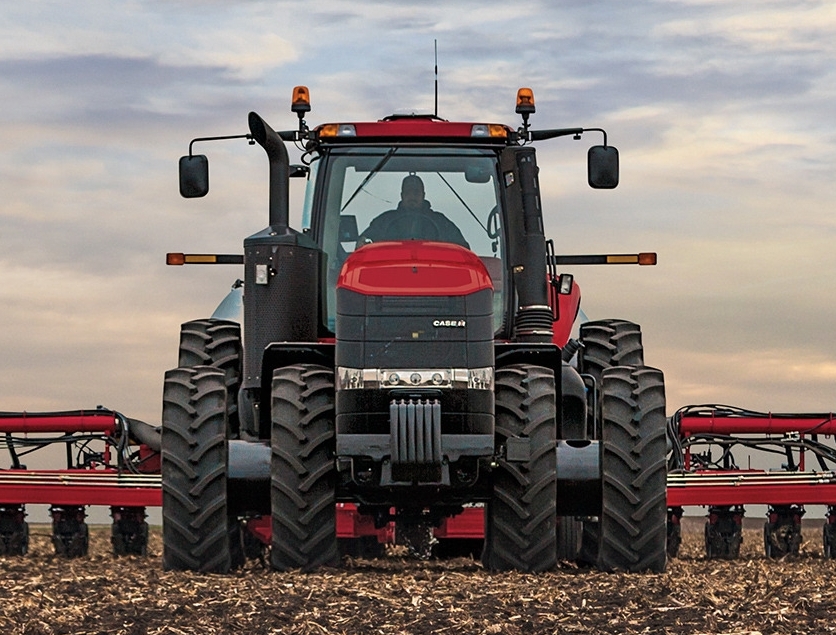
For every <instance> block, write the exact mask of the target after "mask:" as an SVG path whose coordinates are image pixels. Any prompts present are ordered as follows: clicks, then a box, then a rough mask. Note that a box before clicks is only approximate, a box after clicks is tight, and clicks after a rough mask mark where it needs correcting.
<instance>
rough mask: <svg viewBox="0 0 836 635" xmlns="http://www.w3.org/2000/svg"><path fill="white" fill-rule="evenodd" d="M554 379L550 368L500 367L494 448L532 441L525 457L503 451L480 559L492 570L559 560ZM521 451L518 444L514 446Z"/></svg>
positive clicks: (533, 567)
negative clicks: (510, 456)
mask: <svg viewBox="0 0 836 635" xmlns="http://www.w3.org/2000/svg"><path fill="white" fill-rule="evenodd" d="M556 433H557V423H556V406H555V378H554V373H553V372H552V371H551V370H549V369H548V368H542V367H539V366H529V365H524V364H520V365H514V366H508V367H505V368H499V369H497V372H496V436H497V438H496V447H497V448H499V447H501V446H505V447H506V448H507V447H508V440H509V439H518V440H519V441H520V443H517V444H515V445H518V446H519V445H522V446H525V444H526V443H527V444H528V459H527V460H520V461H517V460H514V461H509V460H507V454H506V456H503V457H502V458H500V459H499V461H498V467H497V468H496V469H495V470H494V483H493V496H492V498H491V500H490V502H489V503H488V504H487V505H486V509H485V544H484V549H483V552H482V563H483V565H484V566H485V568H487V569H490V570H494V571H508V570H517V571H524V572H536V571H547V570H550V569H552V568H554V567H555V565H556V564H557V474H556V472H557V464H556V462H555V443H556V441H555V438H556ZM514 452H516V453H517V454H519V453H520V448H519V447H518V448H516V449H515V450H514Z"/></svg>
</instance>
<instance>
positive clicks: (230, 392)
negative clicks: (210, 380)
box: [177, 318, 242, 434]
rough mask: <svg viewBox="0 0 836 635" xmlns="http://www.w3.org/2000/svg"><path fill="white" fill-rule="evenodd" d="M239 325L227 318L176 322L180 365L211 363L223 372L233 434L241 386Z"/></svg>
mask: <svg viewBox="0 0 836 635" xmlns="http://www.w3.org/2000/svg"><path fill="white" fill-rule="evenodd" d="M241 358H242V347H241V325H240V324H238V323H237V322H232V321H229V320H216V319H212V318H208V319H205V320H192V321H190V322H185V323H184V324H182V325H181V326H180V348H179V352H178V362H177V365H178V367H180V368H191V367H195V366H214V367H215V368H219V369H221V370H222V371H223V372H224V376H225V384H226V392H227V402H226V407H227V419H228V425H229V427H230V430H231V431H232V432H233V433H234V434H237V432H238V428H239V418H238V390H239V388H240V387H241Z"/></svg>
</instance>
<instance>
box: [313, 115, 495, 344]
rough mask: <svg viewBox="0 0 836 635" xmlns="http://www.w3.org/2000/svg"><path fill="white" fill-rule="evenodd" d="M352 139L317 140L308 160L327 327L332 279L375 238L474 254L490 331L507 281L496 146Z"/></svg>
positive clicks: (331, 323) (331, 317) (331, 319)
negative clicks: (488, 287) (481, 272)
mask: <svg viewBox="0 0 836 635" xmlns="http://www.w3.org/2000/svg"><path fill="white" fill-rule="evenodd" d="M392 123H395V122H392ZM396 125H403V126H404V127H405V128H408V127H409V125H410V122H409V121H405V122H400V121H399V122H398V123H397V124H396ZM357 141H358V142H357V145H348V144H339V145H337V144H334V145H328V146H325V145H323V146H321V148H322V151H321V154H320V155H319V156H318V158H317V159H316V160H314V161H313V162H312V163H311V167H312V170H311V177H310V179H311V180H310V186H309V187H311V188H312V196H309V197H307V200H308V206H307V207H306V209H305V220H304V223H305V224H306V225H307V226H309V227H310V232H311V234H312V235H313V237H314V239H315V240H316V242H317V243H318V244H319V245H320V246H321V248H322V250H323V251H324V253H325V255H326V260H327V284H326V289H327V292H326V299H325V304H326V305H325V311H324V315H325V320H326V326H327V327H328V329H329V330H330V331H333V330H334V328H335V318H336V288H337V279H338V277H339V274H340V271H341V270H342V268H343V266H344V265H345V264H346V261H347V260H348V258H349V257H350V256H351V255H352V254H353V253H355V252H357V251H358V250H360V249H363V248H369V247H371V248H374V246H376V245H379V244H380V243H383V242H392V241H425V242H433V243H435V242H440V243H447V244H455V245H458V246H460V247H462V248H464V249H468V250H469V251H472V252H473V253H474V254H476V255H477V256H478V257H479V259H480V260H481V261H482V264H483V265H484V268H485V269H486V270H487V272H488V274H489V275H490V278H491V280H492V283H493V289H494V298H493V311H494V318H493V320H494V324H493V328H494V331H497V332H498V331H499V330H500V329H501V328H502V323H503V319H502V318H503V314H504V312H505V305H506V301H507V297H506V293H505V291H504V290H505V289H506V288H507V286H508V285H507V283H506V281H505V278H506V268H505V267H504V266H503V261H504V260H505V244H504V240H503V221H502V213H501V212H502V208H503V201H502V197H501V191H500V187H499V167H498V152H497V150H496V149H493V148H490V147H484V146H482V147H480V146H478V145H465V144H461V145H460V147H456V146H453V147H450V146H447V147H438V146H437V145H424V146H420V145H417V144H410V145H395V144H391V143H390V144H369V143H368V141H366V143H364V144H361V143H359V141H360V140H357Z"/></svg>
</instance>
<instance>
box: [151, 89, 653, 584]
mask: <svg viewBox="0 0 836 635" xmlns="http://www.w3.org/2000/svg"><path fill="white" fill-rule="evenodd" d="M310 110H311V102H310V94H309V91H308V89H307V88H306V87H304V86H299V87H296V88H295V89H294V91H293V98H292V103H291V111H292V112H293V113H295V114H296V116H297V117H298V127H296V128H295V129H292V130H288V131H282V132H276V131H275V130H274V129H273V128H272V127H271V126H270V125H268V124H267V123H266V122H265V120H264V119H262V117H260V116H259V115H258V114H256V113H254V112H251V113H250V114H249V117H248V127H249V132H248V133H246V134H242V135H232V136H228V137H202V138H199V139H194V140H193V141H192V145H190V146H189V154H188V155H187V156H184V157H182V158H181V159H180V165H179V167H180V193H181V195H182V196H184V197H186V198H195V197H201V196H204V195H206V194H207V192H208V190H209V178H208V160H207V158H206V156H205V155H198V154H193V153H192V147H193V144H194V143H195V142H198V141H199V142H203V141H210V140H218V139H230V138H239V137H240V138H245V139H247V140H248V141H249V142H250V143H251V144H252V145H254V144H256V143H257V144H258V145H259V146H261V147H262V148H263V149H264V151H265V152H266V154H267V157H268V161H269V166H270V169H269V223H268V226H267V227H266V228H264V229H263V230H262V231H259V232H257V233H255V234H253V235H251V236H249V237H247V238H245V239H244V241H243V255H241V254H231V255H230V254H185V253H170V254H168V256H167V262H168V264H173V265H182V264H234V265H243V271H244V275H243V281H242V282H241V281H239V282H238V283H237V285H236V286H238V287H239V289H238V290H239V291H240V292H242V294H243V295H242V297H243V299H242V303H243V320H241V321H236V320H228V319H219V318H217V317H213V318H207V319H198V320H193V321H190V322H186V323H185V324H183V325H182V327H181V335H180V346H179V361H178V367H177V368H175V369H173V370H170V371H168V372H166V374H165V381H164V388H163V410H162V468H161V469H162V488H163V563H164V567H165V568H166V569H170V570H189V571H202V572H226V571H229V570H231V569H234V568H236V567H239V566H241V565H242V564H243V563H244V562H245V560H246V558H247V557H248V556H253V555H259V554H261V557H262V558H265V559H267V558H268V557H269V562H270V565H271V566H272V568H273V569H275V570H278V571H289V570H302V571H313V570H316V569H318V568H321V567H330V566H336V565H338V564H339V562H340V557H341V549H340V540H338V532H337V517H338V511H339V509H341V508H344V506H345V505H352V506H353V507H352V509H354V510H356V514H358V515H359V516H361V517H362V518H364V519H365V520H366V521H368V525H369V526H370V527H373V528H375V529H377V530H383V529H384V528H385V527H387V526H390V525H392V526H394V528H395V534H396V535H397V536H401V537H404V538H405V539H407V540H412V541H413V542H415V543H418V544H419V545H421V544H423V545H424V546H426V544H427V542H428V541H427V539H426V537H427V536H428V535H431V533H430V534H428V532H431V531H432V528H437V527H439V526H440V525H442V524H443V523H444V522H446V521H448V520H450V519H454V518H455V517H456V516H457V515H459V514H462V513H463V511H464V510H465V509H473V507H474V506H475V507H477V508H479V509H480V510H481V513H482V514H483V518H484V521H483V522H484V532H483V544H482V548H481V550H480V551H481V560H482V563H483V565H484V567H485V568H486V569H488V570H493V571H507V570H514V571H522V572H541V571H547V570H549V569H552V568H553V567H555V566H556V564H557V562H558V558H571V559H577V560H579V561H581V562H584V563H587V564H589V565H591V566H595V567H598V568H600V569H602V570H606V571H613V570H621V571H652V572H658V571H662V570H664V568H665V564H666V534H667V507H666V498H665V495H666V490H665V488H666V451H667V450H666V418H665V393H664V378H663V375H662V373H661V371H659V370H657V369H655V368H651V367H649V366H646V365H645V364H644V353H643V347H642V341H641V330H640V328H639V326H638V325H637V324H634V323H633V322H629V321H626V320H620V319H608V320H598V321H591V322H585V323H584V324H582V325H581V326H580V329H579V332H578V335H577V337H575V338H572V337H571V333H572V331H573V324H574V323H575V321H576V317H577V316H578V314H579V307H580V289H579V286H578V284H577V282H576V281H575V280H574V277H573V276H572V275H571V274H567V273H559V272H558V266H559V265H567V264H568V265H572V264H575V265H585V264H607V263H614V264H655V258H656V257H655V254H652V253H642V254H616V255H606V256H561V255H556V253H555V250H554V243H553V242H552V241H551V240H547V238H546V236H545V234H544V222H543V221H544V211H543V209H542V207H541V196H540V188H539V174H538V167H537V162H536V153H535V149H534V147H533V145H532V144H533V143H534V142H539V141H545V140H548V139H554V138H559V137H567V136H569V137H574V138H575V139H580V138H581V137H582V135H583V134H584V133H588V132H593V133H596V134H599V133H600V134H602V135H603V144H601V145H594V146H592V147H590V148H589V151H588V154H587V163H588V166H587V173H588V174H587V176H588V182H589V185H590V186H591V187H593V188H598V189H612V188H614V187H616V186H617V184H618V152H617V150H616V148H615V147H613V146H611V145H608V144H607V135H606V132H605V131H604V130H602V129H600V128H557V129H546V130H535V129H532V128H531V125H530V122H529V119H530V116H531V115H532V114H533V113H534V112H535V103H534V95H533V92H532V91H531V90H530V89H527V88H523V89H520V90H519V92H518V94H517V105H516V113H517V114H518V115H520V117H521V119H522V122H521V124H520V125H519V127H518V128H516V129H514V128H513V127H510V126H507V125H504V124H497V123H487V122H452V121H447V120H444V119H442V118H440V117H438V115H437V113H436V114H418V113H413V112H410V113H404V114H395V115H391V116H387V117H385V118H383V119H381V120H379V121H371V122H336V123H326V124H322V125H319V126H316V127H313V128H310V127H308V124H307V122H306V120H305V117H306V116H307V114H308V113H309V112H310ZM286 143H294V144H295V145H296V146H297V147H298V148H299V150H300V152H301V159H300V160H301V163H300V164H294V165H291V164H290V159H289V154H288V150H287V146H286ZM291 178H301V179H305V180H306V181H307V190H306V196H305V202H304V209H303V210H302V214H301V225H302V227H301V229H300V230H296V229H293V228H291V227H290V214H289V188H290V186H289V183H290V179H291ZM410 184H411V185H410ZM407 190H413V191H410V192H408V191H407ZM409 197H413V198H415V199H420V200H419V201H418V203H415V201H412V202H408V200H407V199H408V198H409ZM399 199H400V200H399ZM262 546H264V548H263V549H262V548H261V547H262Z"/></svg>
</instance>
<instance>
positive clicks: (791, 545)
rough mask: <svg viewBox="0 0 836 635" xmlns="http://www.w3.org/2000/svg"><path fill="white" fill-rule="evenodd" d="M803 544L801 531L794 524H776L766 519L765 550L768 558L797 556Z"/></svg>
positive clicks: (764, 532) (764, 528)
mask: <svg viewBox="0 0 836 635" xmlns="http://www.w3.org/2000/svg"><path fill="white" fill-rule="evenodd" d="M800 546H801V532H800V531H796V529H795V528H794V527H793V526H792V524H791V523H790V524H787V523H785V524H783V525H782V524H777V523H776V524H775V525H773V524H772V523H770V522H769V521H766V522H765V523H764V525H763V550H764V554H765V555H766V557H767V558H773V559H777V558H783V557H785V556H797V555H798V552H799V548H800Z"/></svg>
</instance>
